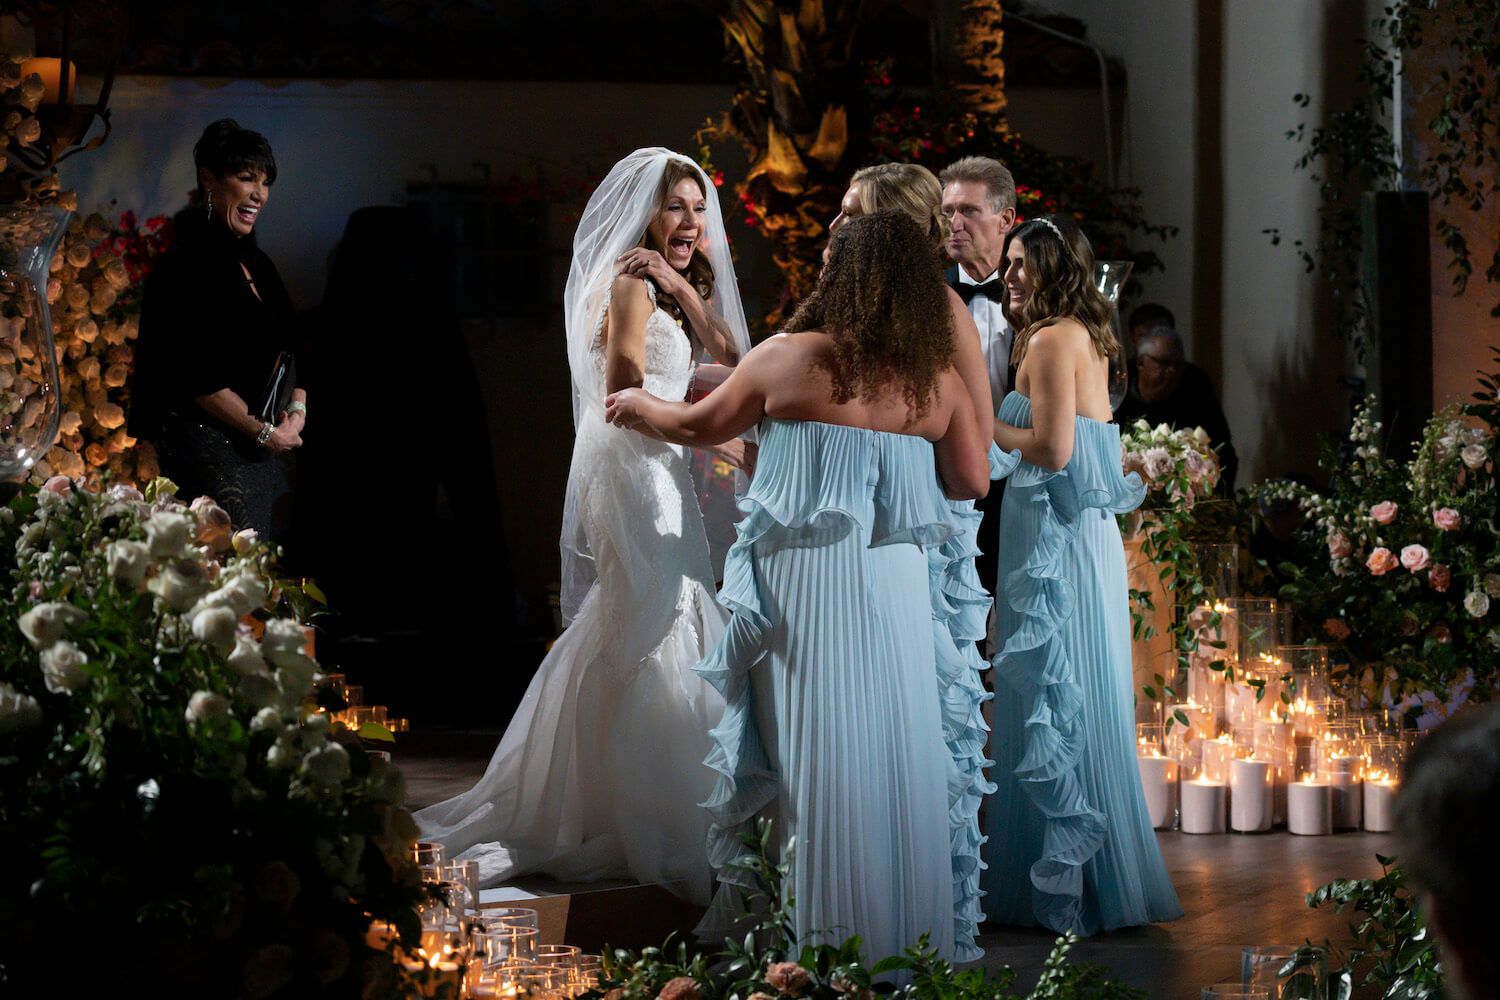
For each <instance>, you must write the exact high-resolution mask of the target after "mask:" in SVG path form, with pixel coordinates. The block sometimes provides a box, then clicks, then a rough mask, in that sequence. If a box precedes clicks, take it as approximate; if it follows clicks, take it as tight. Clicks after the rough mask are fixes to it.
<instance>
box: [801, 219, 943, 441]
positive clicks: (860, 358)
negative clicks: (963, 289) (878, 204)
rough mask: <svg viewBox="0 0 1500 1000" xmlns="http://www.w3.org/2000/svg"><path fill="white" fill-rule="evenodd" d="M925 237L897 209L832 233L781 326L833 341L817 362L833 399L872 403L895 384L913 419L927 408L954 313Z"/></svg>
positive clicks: (858, 220) (914, 224)
mask: <svg viewBox="0 0 1500 1000" xmlns="http://www.w3.org/2000/svg"><path fill="white" fill-rule="evenodd" d="M928 245H929V242H928V235H927V233H926V232H924V231H923V229H922V227H921V226H919V225H918V224H917V222H916V221H915V220H914V219H913V218H912V217H911V216H909V215H907V214H906V213H904V212H873V213H871V214H869V215H861V216H857V217H856V218H853V219H850V220H849V222H848V223H846V224H845V225H844V226H842V227H840V229H839V231H838V232H837V233H835V234H834V235H833V239H832V241H831V251H832V252H831V255H830V257H829V258H828V264H827V265H826V266H825V267H824V268H823V273H822V275H821V276H820V277H819V278H818V284H817V287H816V288H814V289H813V292H812V294H811V295H809V296H808V297H807V298H806V299H805V300H804V301H803V303H802V305H801V306H799V307H798V308H797V311H796V313H794V314H793V316H792V318H791V321H790V322H788V323H787V326H786V331H787V332H788V333H800V332H802V331H804V330H820V331H822V332H823V333H825V334H827V335H828V336H829V337H831V338H833V345H834V346H833V358H832V360H831V361H829V362H828V363H826V364H823V367H824V368H825V370H826V371H827V372H828V375H829V378H830V379H831V380H832V382H833V400H834V402H836V403H847V402H849V400H851V399H854V398H856V397H858V398H859V399H863V400H872V399H874V397H875V396H876V395H878V394H879V393H880V391H881V390H882V389H885V388H887V387H889V386H893V385H899V386H900V387H901V390H902V395H903V397H904V398H905V400H906V403H907V405H908V406H909V407H910V408H911V410H912V419H913V420H915V419H916V418H917V417H920V416H921V415H922V414H923V413H925V412H927V407H928V405H929V404H930V403H931V401H932V394H933V391H934V390H935V389H936V387H937V378H938V375H939V373H941V372H942V370H943V369H944V368H946V367H947V366H948V365H949V364H950V362H951V359H952V357H953V317H952V314H951V313H950V311H949V309H948V297H947V288H946V286H945V284H944V282H943V272H942V267H941V265H940V264H939V263H938V262H937V260H936V258H934V257H933V256H932V255H931V254H928V253H927V252H926V248H927V246H928Z"/></svg>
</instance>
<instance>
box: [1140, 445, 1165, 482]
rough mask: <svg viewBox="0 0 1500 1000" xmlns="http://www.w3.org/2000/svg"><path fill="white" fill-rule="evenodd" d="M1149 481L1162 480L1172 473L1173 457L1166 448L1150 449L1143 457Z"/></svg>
mask: <svg viewBox="0 0 1500 1000" xmlns="http://www.w3.org/2000/svg"><path fill="white" fill-rule="evenodd" d="M1141 459H1142V462H1143V464H1144V465H1145V467H1146V478H1147V479H1160V478H1161V477H1162V476H1165V475H1166V474H1167V473H1169V472H1171V471H1172V456H1171V455H1170V454H1169V453H1168V452H1167V449H1165V448H1148V449H1146V453H1145V454H1144V455H1142V456H1141Z"/></svg>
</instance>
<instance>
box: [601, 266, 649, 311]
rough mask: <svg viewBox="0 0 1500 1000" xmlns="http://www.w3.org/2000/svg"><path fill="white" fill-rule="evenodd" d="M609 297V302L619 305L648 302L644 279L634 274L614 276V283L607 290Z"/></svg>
mask: <svg viewBox="0 0 1500 1000" xmlns="http://www.w3.org/2000/svg"><path fill="white" fill-rule="evenodd" d="M609 296H610V301H611V302H618V303H620V305H636V304H639V303H649V302H650V297H649V296H648V295H647V293H646V279H645V278H643V277H640V276H639V275H635V274H624V273H621V274H617V275H615V280H614V283H613V284H611V285H610V288H609Z"/></svg>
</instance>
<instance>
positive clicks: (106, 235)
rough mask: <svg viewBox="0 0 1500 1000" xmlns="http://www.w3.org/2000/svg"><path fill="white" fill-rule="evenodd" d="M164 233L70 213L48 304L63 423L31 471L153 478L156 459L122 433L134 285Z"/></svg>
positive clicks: (168, 233)
mask: <svg viewBox="0 0 1500 1000" xmlns="http://www.w3.org/2000/svg"><path fill="white" fill-rule="evenodd" d="M171 239H172V223H171V220H169V219H167V218H164V217H160V216H158V217H156V218H153V219H148V220H146V222H145V223H144V224H142V223H140V222H139V221H138V220H137V218H136V216H135V213H133V212H125V213H123V214H122V215H121V216H120V221H119V224H118V225H117V226H111V225H110V224H109V223H108V222H107V221H106V220H105V218H104V217H103V216H102V215H99V214H97V213H95V214H93V215H90V216H89V217H88V218H87V219H76V218H75V219H74V220H73V223H72V225H71V226H70V227H69V229H68V233H67V235H66V236H65V237H64V239H63V245H62V247H61V248H60V249H59V251H58V254H57V256H56V257H54V258H53V260H52V271H51V276H50V278H49V279H48V282H47V301H48V303H50V304H51V307H52V336H53V340H54V341H56V343H57V346H58V348H59V352H58V382H59V385H58V389H59V391H60V392H61V394H62V408H63V417H62V426H61V428H60V430H59V432H58V437H57V442H56V443H55V444H54V445H53V446H52V448H51V450H50V451H48V452H47V454H46V456H45V457H44V458H43V459H42V460H41V461H39V462H37V464H36V467H35V468H34V469H33V472H32V478H33V480H34V481H35V482H38V483H40V482H44V481H45V480H47V479H48V478H50V477H51V476H53V475H63V476H68V477H70V478H74V479H84V480H87V481H89V482H97V481H99V480H100V479H101V478H106V477H107V478H108V479H110V480H112V481H114V482H126V483H142V482H150V481H151V480H152V479H154V478H155V477H156V474H157V465H156V456H155V454H154V453H153V452H151V451H150V450H149V449H146V448H141V449H137V448H136V441H135V439H134V438H132V437H131V436H130V435H129V434H127V433H126V431H125V407H126V405H127V402H128V393H129V381H130V371H131V365H132V363H133V361H134V357H135V352H134V346H133V342H134V340H135V338H136V334H137V332H138V329H139V328H138V323H137V321H138V317H139V316H140V311H141V291H142V288H143V286H144V283H145V279H146V274H147V273H148V272H149V271H150V269H151V263H152V261H153V260H154V259H155V258H156V257H157V255H159V254H160V253H161V252H162V251H163V250H165V249H166V248H167V246H168V244H170V242H171Z"/></svg>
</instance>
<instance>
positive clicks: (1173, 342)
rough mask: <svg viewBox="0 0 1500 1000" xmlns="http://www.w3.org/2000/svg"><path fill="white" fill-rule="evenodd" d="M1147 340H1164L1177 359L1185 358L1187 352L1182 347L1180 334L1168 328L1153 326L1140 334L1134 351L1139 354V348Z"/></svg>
mask: <svg viewBox="0 0 1500 1000" xmlns="http://www.w3.org/2000/svg"><path fill="white" fill-rule="evenodd" d="M1148 340H1164V341H1166V342H1167V346H1168V347H1170V348H1171V349H1172V351H1173V352H1174V353H1175V354H1176V355H1177V356H1178V357H1179V358H1185V357H1187V350H1186V349H1185V348H1184V347H1183V346H1182V334H1180V333H1178V332H1177V331H1176V330H1174V329H1172V328H1171V327H1170V326H1153V327H1152V328H1151V329H1149V330H1147V331H1146V332H1145V333H1143V334H1141V339H1140V341H1139V342H1138V343H1137V344H1136V348H1135V349H1136V351H1138V352H1139V351H1140V349H1141V346H1142V345H1143V344H1145V343H1146V341H1148Z"/></svg>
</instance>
